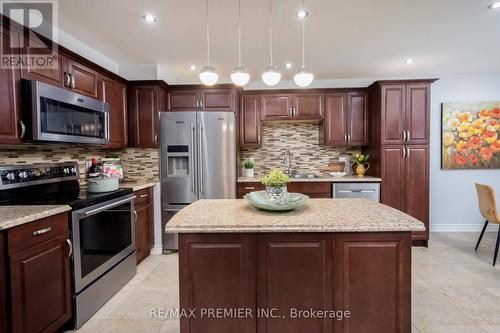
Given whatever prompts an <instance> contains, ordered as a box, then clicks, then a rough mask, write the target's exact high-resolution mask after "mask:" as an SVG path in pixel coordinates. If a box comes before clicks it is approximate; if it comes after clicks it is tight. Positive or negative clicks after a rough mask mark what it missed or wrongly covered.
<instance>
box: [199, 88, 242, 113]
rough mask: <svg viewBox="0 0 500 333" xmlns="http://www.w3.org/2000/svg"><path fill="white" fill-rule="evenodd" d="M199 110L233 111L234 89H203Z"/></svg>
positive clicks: (234, 106) (234, 105) (234, 101)
mask: <svg viewBox="0 0 500 333" xmlns="http://www.w3.org/2000/svg"><path fill="white" fill-rule="evenodd" d="M201 108H202V109H203V110H205V111H230V112H232V111H235V110H236V92H235V90H234V89H204V90H203V92H202V100H201Z"/></svg>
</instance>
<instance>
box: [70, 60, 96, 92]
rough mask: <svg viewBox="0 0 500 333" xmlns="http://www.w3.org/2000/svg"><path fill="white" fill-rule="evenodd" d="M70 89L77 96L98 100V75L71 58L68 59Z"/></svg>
mask: <svg viewBox="0 0 500 333" xmlns="http://www.w3.org/2000/svg"><path fill="white" fill-rule="evenodd" d="M67 66H68V67H67V71H68V75H70V84H69V86H70V89H71V90H72V91H74V92H76V93H78V94H82V95H85V96H89V97H92V98H98V92H97V90H98V89H97V88H98V86H99V73H98V72H97V71H96V70H94V69H92V68H90V67H88V66H85V65H83V64H81V63H79V62H77V61H75V60H73V59H71V58H69V59H68V65H67Z"/></svg>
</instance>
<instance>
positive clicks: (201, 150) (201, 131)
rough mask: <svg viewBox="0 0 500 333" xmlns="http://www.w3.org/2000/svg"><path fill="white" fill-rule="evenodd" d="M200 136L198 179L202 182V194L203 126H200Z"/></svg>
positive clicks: (201, 189) (201, 188)
mask: <svg viewBox="0 0 500 333" xmlns="http://www.w3.org/2000/svg"><path fill="white" fill-rule="evenodd" d="M198 130H199V133H198V134H199V136H198V165H199V166H200V174H199V175H198V178H199V180H200V186H199V189H200V193H203V138H202V136H203V126H202V125H201V124H198Z"/></svg>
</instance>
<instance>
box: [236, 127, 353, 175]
mask: <svg viewBox="0 0 500 333" xmlns="http://www.w3.org/2000/svg"><path fill="white" fill-rule="evenodd" d="M319 130H320V128H319V124H313V123H285V122H272V123H263V124H262V132H261V138H262V147H260V148H242V150H241V158H242V161H244V160H245V159H247V158H250V157H253V158H254V159H255V173H256V174H263V173H266V172H268V171H270V170H272V169H274V168H280V169H282V170H283V171H287V170H288V160H286V163H283V162H284V161H283V159H284V158H285V153H286V151H287V150H289V151H290V152H291V154H292V170H293V171H294V172H296V173H317V174H319V173H320V171H319V170H320V169H321V168H323V167H325V166H327V165H328V163H329V162H330V161H331V160H332V159H334V158H337V157H338V156H339V155H340V154H344V153H349V154H353V155H354V154H357V153H359V152H360V149H359V147H351V148H349V147H345V148H334V147H327V146H323V145H320V143H319Z"/></svg>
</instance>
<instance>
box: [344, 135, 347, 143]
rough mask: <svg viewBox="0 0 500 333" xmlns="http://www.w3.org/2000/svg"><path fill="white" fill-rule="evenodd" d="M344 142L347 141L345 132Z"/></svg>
mask: <svg viewBox="0 0 500 333" xmlns="http://www.w3.org/2000/svg"><path fill="white" fill-rule="evenodd" d="M344 143H347V134H344Z"/></svg>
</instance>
